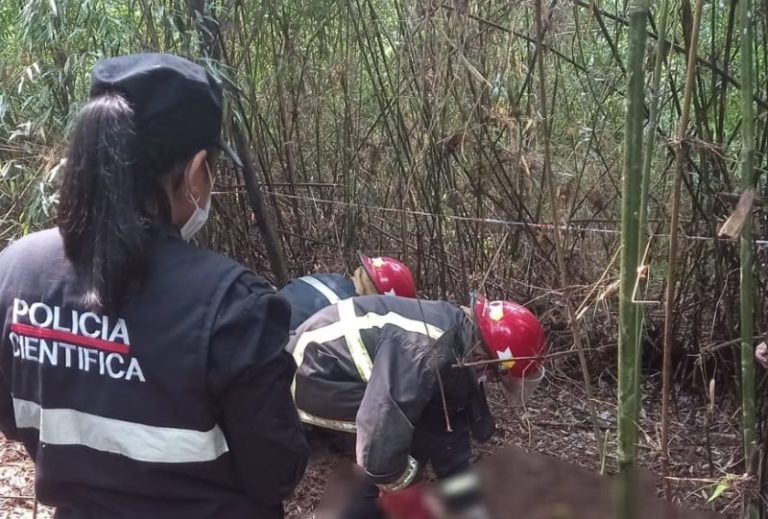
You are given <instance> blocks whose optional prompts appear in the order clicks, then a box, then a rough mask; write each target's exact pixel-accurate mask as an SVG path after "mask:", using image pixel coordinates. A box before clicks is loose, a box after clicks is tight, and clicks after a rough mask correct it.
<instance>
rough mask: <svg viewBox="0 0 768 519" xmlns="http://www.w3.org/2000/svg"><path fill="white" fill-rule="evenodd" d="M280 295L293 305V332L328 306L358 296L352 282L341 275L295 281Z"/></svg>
mask: <svg viewBox="0 0 768 519" xmlns="http://www.w3.org/2000/svg"><path fill="white" fill-rule="evenodd" d="M278 294H280V295H281V296H283V297H284V298H285V299H287V300H288V303H289V304H290V305H291V331H293V330H295V329H297V328H298V327H299V326H301V323H303V322H304V321H306V320H307V319H309V318H310V317H312V316H313V315H314V314H315V313H317V312H318V311H320V310H322V309H323V308H325V307H326V306H330V305H332V304H334V303H336V302H337V301H340V300H342V299H347V298H348V297H355V296H356V295H358V294H357V292H356V291H355V285H354V283H352V280H351V279H349V278H347V277H346V276H343V275H341V274H314V275H311V276H304V277H301V278H298V279H293V280H291V281H289V282H288V284H287V285H285V286H284V287H283V288H282V289H280V291H279V292H278Z"/></svg>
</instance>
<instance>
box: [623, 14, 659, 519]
mask: <svg viewBox="0 0 768 519" xmlns="http://www.w3.org/2000/svg"><path fill="white" fill-rule="evenodd" d="M650 3H651V2H650V0H630V2H629V6H628V12H629V58H628V60H627V72H628V78H629V80H628V85H627V97H626V99H627V101H626V103H627V104H626V111H627V113H626V119H625V123H626V125H625V136H624V178H623V193H622V207H621V229H622V234H621V241H622V248H621V282H620V287H619V300H620V302H619V366H618V370H619V408H618V426H619V429H618V458H619V470H620V472H621V476H622V477H621V480H620V482H619V493H618V503H617V505H618V507H617V512H618V516H619V517H621V518H623V519H633V518H634V516H635V514H634V508H635V506H634V501H635V500H634V493H635V479H636V478H635V468H634V465H635V458H636V457H637V417H638V415H639V411H640V384H639V371H638V369H637V366H638V365H639V361H638V359H639V356H640V351H639V335H638V331H639V328H638V326H637V318H638V312H637V305H636V304H635V303H634V302H633V301H632V295H633V292H634V287H635V281H636V279H637V265H638V256H639V254H638V248H639V240H638V236H639V228H640V191H641V184H642V170H643V116H644V114H643V107H644V102H645V96H644V95H645V69H644V64H645V44H646V40H647V37H648V35H647V32H646V23H647V20H648V11H649V9H650Z"/></svg>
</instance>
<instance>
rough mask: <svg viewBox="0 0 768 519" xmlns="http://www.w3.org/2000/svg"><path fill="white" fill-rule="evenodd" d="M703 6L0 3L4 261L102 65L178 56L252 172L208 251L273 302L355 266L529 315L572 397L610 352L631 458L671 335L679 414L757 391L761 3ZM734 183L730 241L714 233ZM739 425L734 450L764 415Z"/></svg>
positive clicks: (228, 179)
mask: <svg viewBox="0 0 768 519" xmlns="http://www.w3.org/2000/svg"><path fill="white" fill-rule="evenodd" d="M698 5H700V9H701V11H700V13H699V14H700V23H697V22H696V19H697V16H696V13H698V8H697V7H696V6H695V5H694V2H691V0H665V1H664V2H655V3H652V2H650V1H647V0H637V1H630V2H617V1H612V0H607V1H603V2H593V1H589V2H587V1H586V0H530V1H524V0H520V1H507V0H475V1H472V2H470V1H469V0H337V1H333V0H306V1H293V0H285V1H280V2H275V1H271V0H250V1H243V0H109V1H108V0H23V1H22V0H3V1H2V2H0V217H1V218H2V223H1V224H0V247H2V246H4V245H5V244H6V243H7V242H9V241H10V240H12V239H14V238H17V237H19V236H22V235H24V234H26V233H28V232H31V231H33V230H36V229H39V228H42V227H45V226H48V225H51V224H52V222H53V219H54V216H55V204H56V185H57V173H58V171H59V167H58V164H59V160H60V159H61V157H62V150H63V148H64V146H65V145H66V135H67V131H68V128H70V126H71V123H72V121H73V117H74V115H75V114H76V113H77V110H78V108H79V106H81V104H82V103H83V101H84V100H85V98H86V96H87V88H88V82H89V81H88V80H89V78H88V72H89V70H90V67H91V66H92V65H93V63H94V62H95V60H97V59H98V58H99V57H100V56H104V55H114V54H118V53H128V52H136V51H167V52H175V53H179V54H182V55H185V56H188V57H191V58H193V59H196V60H198V61H201V62H204V63H205V64H206V66H208V67H209V68H210V69H211V70H212V71H214V73H215V74H217V75H218V76H219V77H221V78H222V79H223V80H224V81H225V83H226V85H227V89H228V97H229V100H230V103H229V114H228V123H227V133H228V136H229V137H230V139H231V141H232V142H233V143H235V144H236V145H237V148H238V150H239V151H240V152H241V155H244V156H245V155H247V156H248V158H249V159H250V160H248V165H249V168H247V170H246V172H245V175H243V173H242V172H237V171H235V170H233V169H231V168H230V166H228V165H226V164H222V165H221V167H220V168H219V170H218V171H217V178H216V192H217V194H216V195H215V198H214V204H213V205H214V218H213V221H212V223H211V224H210V225H209V226H208V227H207V230H206V232H205V233H204V234H205V235H204V237H203V239H204V241H205V242H206V244H207V245H209V246H210V247H212V248H214V249H216V250H219V251H222V252H224V253H226V254H229V255H231V256H233V257H235V258H238V259H239V260H241V261H243V262H245V263H246V264H248V265H250V266H251V267H253V268H254V269H255V270H256V271H258V272H260V273H262V274H264V275H265V276H266V277H268V278H269V279H270V280H271V281H273V282H274V283H275V284H280V283H281V282H282V281H283V280H284V278H285V277H286V276H294V275H298V274H303V273H307V272H312V271H322V270H327V269H333V270H348V269H352V268H354V266H355V251H356V250H358V249H361V250H364V251H366V252H367V253H370V254H386V255H392V256H397V257H400V258H402V259H403V260H404V261H406V262H407V263H409V264H410V266H411V267H412V269H413V270H414V273H415V274H416V276H417V283H418V285H419V287H420V290H421V292H422V294H423V295H424V296H426V297H434V298H448V299H450V300H454V301H457V302H461V303H465V302H466V301H467V299H468V294H469V292H470V290H472V289H479V290H482V291H484V292H486V293H488V294H489V295H490V296H491V297H507V298H511V299H515V300H518V301H521V302H524V303H526V304H527V305H528V306H530V307H531V308H532V309H533V310H534V311H535V312H536V313H537V314H538V315H539V316H541V318H542V319H543V320H544V322H545V323H546V325H547V327H548V330H549V333H550V338H551V340H552V344H553V350H554V351H555V352H561V353H562V352H565V351H567V350H569V349H573V350H574V351H576V352H578V354H574V355H569V354H564V355H560V356H558V357H557V361H556V365H557V367H558V368H560V369H562V370H564V371H566V372H569V373H573V374H574V376H578V377H580V378H582V380H583V385H584V391H585V394H586V395H587V396H589V397H590V398H591V384H592V383H594V381H595V378H596V377H597V376H598V375H599V374H600V373H603V372H609V373H611V376H612V377H613V376H614V375H615V374H616V368H615V366H616V359H617V350H619V351H620V352H621V353H622V354H624V353H626V355H622V360H621V365H620V368H621V370H620V371H621V372H622V377H621V382H617V383H616V384H615V385H618V397H619V398H620V400H621V402H622V403H623V404H625V405H626V407H624V411H623V413H620V421H621V422H622V423H621V428H626V429H624V431H625V432H623V433H619V439H618V442H619V446H620V450H619V456H618V458H619V464H620V465H621V466H625V465H626V466H629V465H632V464H633V463H634V460H635V458H636V451H635V446H636V442H637V432H636V430H634V429H633V427H632V424H633V423H634V422H635V421H636V419H637V416H638V413H639V412H640V407H641V405H642V400H641V395H640V379H641V378H642V377H643V376H644V375H641V370H642V373H643V374H647V375H649V377H650V378H649V380H650V381H651V383H652V384H653V387H656V386H657V385H658V387H659V389H657V390H656V389H655V390H653V391H652V392H651V394H650V395H646V397H647V398H651V399H654V400H660V399H661V384H660V383H659V384H656V383H657V382H660V379H658V378H657V377H656V376H655V374H656V373H657V372H658V370H660V369H661V367H662V357H663V356H662V343H663V342H664V341H663V337H664V336H665V335H666V338H667V341H666V342H667V344H668V346H669V348H668V350H667V351H668V353H667V355H668V358H667V362H666V365H667V368H668V369H667V370H666V372H667V373H668V374H669V380H668V381H667V384H664V387H666V388H668V390H667V391H665V394H667V395H669V396H671V398H672V400H674V399H675V398H676V395H677V393H678V391H686V392H689V393H692V394H693V395H696V397H697V398H700V399H701V400H702V401H707V399H708V396H707V395H708V392H707V391H708V388H709V387H710V385H711V381H712V380H715V381H717V384H716V387H717V393H718V397H717V399H718V402H720V403H721V404H722V405H723V406H726V405H733V406H737V405H739V404H740V401H741V392H740V391H739V390H738V389H737V388H740V387H741V384H740V381H741V375H742V374H743V380H744V381H745V383H744V386H743V388H744V395H745V400H744V401H745V402H748V401H749V400H748V398H747V397H748V396H749V395H753V394H754V389H753V388H752V386H753V385H755V386H758V389H760V388H764V383H763V382H761V381H760V380H759V377H758V378H757V379H755V380H754V382H752V380H753V379H754V374H753V373H752V369H751V364H749V363H750V362H751V354H752V349H751V338H752V337H754V336H756V335H759V334H760V333H761V332H762V331H763V330H764V329H765V325H766V323H765V321H764V319H763V318H762V315H763V312H762V310H763V308H764V304H765V294H766V283H767V281H768V280H767V279H766V275H765V268H764V266H765V264H766V260H768V248H767V247H766V246H767V245H768V242H766V241H764V240H768V231H767V230H766V228H765V223H766V218H765V212H764V206H763V205H762V202H761V195H765V194H766V185H765V182H763V181H762V172H763V170H764V169H765V168H766V153H765V152H766V148H768V131H766V130H768V126H767V125H768V117H766V112H767V111H768V88H767V87H766V85H767V84H768V31H767V30H766V10H765V5H763V4H761V5H760V6H756V7H754V8H753V7H751V6H750V4H749V3H748V2H743V3H742V2H737V1H736V0H731V1H728V2H721V3H712V2H699V4H698ZM740 20H741V21H740ZM747 26H748V27H749V28H748V29H747ZM697 39H698V44H697ZM686 56H689V57H690V59H691V60H692V61H691V66H690V67H687V66H686V65H687V63H686ZM686 72H687V73H686ZM686 78H687V81H686ZM625 142H626V146H625ZM752 185H755V186H756V187H757V192H758V202H757V203H756V204H755V209H754V222H752V220H753V219H752V218H748V219H747V222H746V224H745V228H744V230H743V234H742V238H741V242H740V243H741V244H740V245H739V243H737V241H735V240H729V239H718V238H717V230H718V228H719V227H720V225H721V224H722V222H723V221H724V220H725V219H726V218H727V217H728V216H729V215H730V214H731V212H732V211H733V209H734V206H735V202H736V200H737V199H738V197H739V195H740V193H741V191H740V190H741V189H742V188H746V187H748V186H752ZM675 187H678V188H679V190H675ZM671 199H672V200H677V201H678V203H673V204H669V203H668V201H669V200H671ZM254 208H256V209H257V211H256V212H254V211H253V209H254ZM622 217H623V219H624V221H625V222H629V221H630V220H631V226H630V227H622V225H621V220H622ZM670 222H671V223H672V227H670ZM622 231H623V232H624V234H623V236H622ZM670 234H673V235H676V237H675V238H674V239H673V240H672V241H670V236H669V235H670ZM265 237H266V238H265ZM270 237H271V238H270ZM622 238H623V239H622ZM670 245H672V246H673V247H674V246H676V247H677V248H676V249H674V248H673V249H672V251H671V252H670ZM668 262H669V264H668ZM622 268H623V274H622V270H621V269H622ZM673 273H674V274H673ZM670 279H671V280H673V283H671V284H669V283H668V281H669V280H670ZM740 286H741V287H743V291H742V292H741V295H740V288H739V287H740ZM665 302H666V304H667V305H669V308H670V312H671V316H672V317H671V318H669V319H666V320H665V318H664V304H663V303H665ZM740 304H741V309H740V306H739V305H740ZM752 316H754V320H753V319H752ZM740 332H741V336H742V340H741V342H740V341H739V340H738V339H737V338H738V337H739V334H740ZM617 344H618V345H619V348H617ZM641 352H642V355H641ZM742 354H743V361H744V362H743V363H742V362H741V361H742ZM641 357H642V362H641V361H640V359H641ZM747 364H749V366H747ZM742 371H743V373H742ZM667 407H669V406H665V409H666V408H667ZM744 410H745V420H744V432H745V434H744V438H743V439H744V440H745V441H746V442H747V450H746V454H747V455H748V456H749V455H751V453H752V449H753V447H752V445H753V441H754V438H755V437H756V434H757V433H759V431H757V430H756V424H759V419H758V421H757V422H755V421H754V420H755V418H754V417H755V412H759V411H760V405H755V409H752V408H750V407H749V404H748V403H747V405H746V406H745V407H744ZM665 414H666V412H665ZM591 419H592V425H593V427H594V434H595V436H597V437H598V438H596V440H597V441H598V442H600V443H603V442H605V441H607V440H606V439H605V438H602V433H601V432H600V424H599V423H598V421H599V420H598V417H597V416H596V415H595V414H594V412H593V413H592V417H591ZM667 426H668V424H667V425H665V429H666V427H667ZM666 442H667V436H665V437H664V441H662V444H666ZM661 449H662V451H664V447H661ZM664 455H665V458H666V456H667V455H668V453H666V452H665V451H664Z"/></svg>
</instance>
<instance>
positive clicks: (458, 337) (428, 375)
mask: <svg viewBox="0 0 768 519" xmlns="http://www.w3.org/2000/svg"><path fill="white" fill-rule="evenodd" d="M286 348H287V349H288V351H290V352H291V353H292V354H293V357H294V359H295V361H296V364H297V366H298V369H297V371H296V377H295V379H294V382H293V386H292V391H293V395H294V399H295V401H296V406H297V407H298V409H299V417H300V418H301V420H302V421H303V422H304V423H305V424H307V425H309V426H311V427H313V428H317V429H319V430H321V431H323V430H325V431H336V432H339V433H350V435H354V438H353V439H354V441H355V444H356V447H355V457H356V460H357V464H358V466H359V467H360V475H359V476H360V477H359V481H358V483H359V486H358V488H357V489H356V491H355V492H354V494H355V499H353V500H352V501H351V502H350V503H349V508H348V509H347V510H346V511H345V512H344V513H343V514H342V515H341V516H340V517H343V518H344V519H351V518H355V519H358V518H359V519H372V518H375V517H381V516H382V513H383V512H382V510H381V509H380V508H379V503H378V501H377V497H378V496H379V490H380V489H381V490H383V491H385V492H389V493H392V492H397V491H400V490H403V489H404V488H406V487H408V486H410V485H412V484H413V483H414V482H415V481H418V479H419V478H420V474H423V471H422V469H423V468H424V467H425V466H426V465H431V467H432V469H433V471H434V473H435V475H436V476H437V478H438V479H445V478H450V477H454V476H457V475H459V474H462V473H464V472H466V471H467V469H469V466H470V458H471V438H474V439H475V440H477V441H480V442H483V441H486V440H488V439H489V438H490V437H491V435H492V434H493V432H494V420H493V417H492V416H491V413H490V410H489V408H488V404H487V402H486V397H485V389H484V387H485V381H486V380H492V381H498V382H499V383H500V387H501V389H502V390H503V392H504V394H505V396H506V397H507V401H508V403H509V405H510V406H512V407H513V408H520V407H522V406H523V405H524V403H525V401H526V399H527V398H528V397H530V395H531V394H533V392H534V391H535V390H536V387H537V386H538V385H539V383H540V382H541V380H542V378H543V377H544V373H545V369H544V366H543V364H542V361H543V356H544V355H545V353H546V350H547V345H546V335H545V332H544V329H543V327H542V325H541V323H540V321H539V320H538V319H537V318H536V317H535V316H534V315H533V314H532V313H531V312H530V311H529V310H528V309H526V308H525V307H523V306H521V305H519V304H517V303H514V302H512V301H488V300H487V299H486V298H485V297H483V296H480V295H476V296H475V298H474V303H473V304H472V307H471V308H461V307H459V306H457V305H454V304H451V303H448V302H446V301H427V300H419V299H408V298H401V297H386V296H363V297H353V298H348V299H344V300H341V301H339V302H338V303H336V304H334V305H331V306H328V307H326V308H323V309H322V310H320V311H319V312H317V313H316V314H315V315H313V316H312V317H310V318H309V319H307V321H305V322H304V324H302V325H301V326H300V327H299V329H298V330H297V331H296V333H295V334H294V335H293V336H292V337H291V339H290V341H289V342H288V345H287V346H286ZM476 360H482V361H483V362H480V363H479V364H473V363H472V361H476ZM489 361H490V362H489ZM495 361H498V363H496V362H495ZM461 364H469V365H467V366H461Z"/></svg>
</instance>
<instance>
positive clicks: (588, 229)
mask: <svg viewBox="0 0 768 519" xmlns="http://www.w3.org/2000/svg"><path fill="white" fill-rule="evenodd" d="M264 193H266V194H268V195H271V196H274V197H277V198H289V199H294V200H305V201H308V202H314V203H318V204H331V205H341V206H347V207H359V208H362V209H370V210H373V211H381V212H392V213H405V214H408V215H411V216H424V217H431V218H447V219H449V220H456V221H460V222H474V223H483V224H490V225H503V226H506V227H532V228H534V229H543V230H549V231H553V230H554V229H555V225H554V224H551V223H533V222H515V221H510V220H499V219H497V218H475V217H471V216H456V215H450V214H442V215H441V214H435V213H429V212H427V211H413V210H410V209H398V208H396V207H379V206H375V205H365V204H358V203H355V202H343V201H341V200H326V199H322V198H311V197H306V196H297V195H286V194H283V193H275V192H273V191H266V190H265V191H264ZM211 194H212V195H229V194H247V193H246V191H245V190H232V191H213V192H212V193H211ZM558 227H559V228H560V230H562V231H564V232H584V233H591V234H609V235H615V236H618V235H620V234H621V231H620V230H618V229H599V228H596V227H581V226H574V225H559V226H558ZM678 237H679V238H681V239H684V240H689V241H715V238H712V237H710V236H689V235H685V234H684V235H678ZM651 238H669V234H655V233H654V234H652V235H651ZM719 241H722V242H732V241H731V240H726V239H720V240H719ZM755 245H756V246H758V247H768V240H755Z"/></svg>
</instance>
